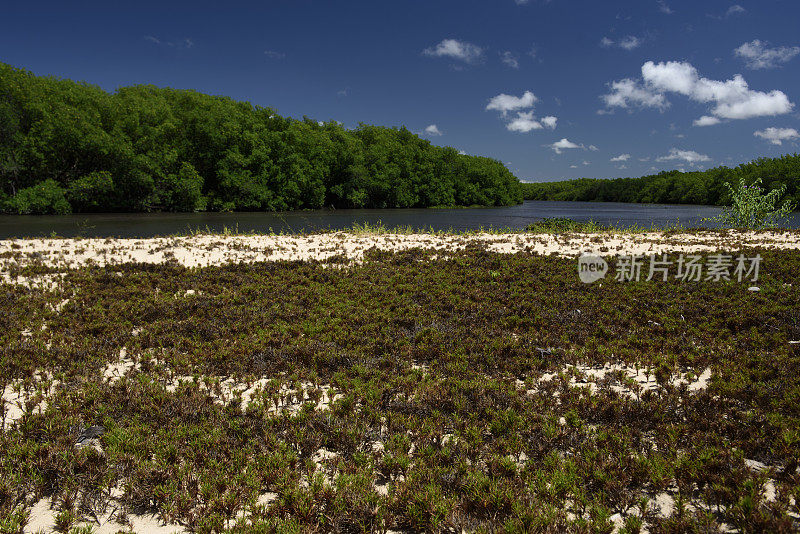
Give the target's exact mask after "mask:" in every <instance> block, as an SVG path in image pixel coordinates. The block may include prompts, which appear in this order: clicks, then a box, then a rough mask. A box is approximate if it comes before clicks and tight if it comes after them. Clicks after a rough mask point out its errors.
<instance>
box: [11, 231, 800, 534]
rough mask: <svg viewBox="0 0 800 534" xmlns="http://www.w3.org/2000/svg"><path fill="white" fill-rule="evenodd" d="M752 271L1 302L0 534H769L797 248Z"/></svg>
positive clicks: (791, 445)
mask: <svg viewBox="0 0 800 534" xmlns="http://www.w3.org/2000/svg"><path fill="white" fill-rule="evenodd" d="M731 252H732V253H736V252H739V251H731ZM757 252H758V253H760V254H761V255H762V257H763V263H762V269H761V274H760V279H759V280H758V282H757V283H755V285H756V286H758V288H759V289H760V291H749V290H748V287H749V286H750V285H753V283H752V282H742V283H740V282H738V281H736V280H732V281H720V282H694V283H693V282H677V281H675V279H674V277H670V278H669V281H666V282H656V281H651V282H626V283H623V282H617V281H615V280H614V279H613V277H609V278H608V279H607V280H603V281H602V282H596V283H594V284H591V285H587V284H583V283H581V282H580V281H579V280H578V276H577V271H576V262H575V260H569V259H563V258H557V257H555V256H536V255H531V254H527V253H519V254H514V255H510V256H508V255H500V254H494V253H489V252H487V251H485V250H483V249H482V248H480V247H477V246H475V247H470V248H468V249H467V250H464V251H460V252H444V251H437V252H435V253H434V252H433V251H425V250H421V249H416V250H411V251H406V252H402V253H395V254H392V253H382V252H373V253H371V254H370V255H369V256H368V257H367V259H366V261H364V262H363V263H360V264H349V263H344V262H337V260H336V258H334V259H333V260H332V261H329V262H327V263H326V264H320V263H316V262H297V263H287V262H274V263H258V264H250V265H245V264H240V265H230V266H225V267H210V268H204V269H185V268H182V267H180V266H177V265H169V264H167V265H137V264H127V265H117V266H110V267H106V268H97V267H85V268H81V269H79V270H73V271H68V272H64V273H62V274H63V280H61V281H60V282H59V283H58V285H57V286H56V287H55V288H53V289H30V288H28V287H26V286H24V285H19V284H13V285H12V284H8V283H7V284H4V285H2V286H0V301H2V309H3V311H4V313H3V314H2V315H0V377H2V380H3V381H4V383H3V384H0V386H4V387H5V391H6V392H12V391H13V392H17V393H18V394H19V395H21V398H23V399H24V401H23V402H21V404H22V406H21V407H20V408H19V409H18V412H19V413H17V415H16V416H15V417H11V415H10V410H11V407H10V406H8V405H7V406H6V407H5V408H6V410H7V411H8V412H9V413H6V415H5V416H4V418H3V423H4V424H3V432H2V436H1V437H0V525H1V526H2V528H3V529H5V530H6V531H12V532H13V531H19V530H21V528H22V525H23V524H24V523H25V522H26V520H27V519H26V518H27V514H28V513H29V511H30V510H31V508H32V506H33V504H34V503H35V502H38V501H39V499H42V498H48V499H51V500H52V502H53V503H54V506H55V510H54V513H56V514H57V519H58V527H59V528H60V529H61V530H62V531H68V530H69V529H70V528H72V527H74V526H75V525H78V524H79V523H80V521H81V520H83V521H87V522H88V524H91V522H92V520H93V519H92V518H93V517H95V516H101V515H102V514H103V513H108V511H109V510H110V509H117V510H119V511H118V512H116V513H117V517H116V521H119V522H120V528H123V529H124V528H126V527H125V525H126V521H127V519H126V517H128V516H133V514H142V513H154V514H156V515H157V517H159V518H160V519H161V520H163V521H167V522H169V523H170V524H174V525H179V526H182V527H184V528H187V529H189V530H192V531H197V532H219V531H223V530H229V531H232V532H253V531H264V532H266V531H278V532H310V531H337V532H366V531H385V530H387V529H393V530H408V531H458V530H461V529H466V530H469V531H493V530H505V531H510V532H530V531H538V532H564V531H571V532H610V531H611V530H612V529H613V528H619V529H623V530H624V531H625V532H638V531H640V530H641V529H642V528H643V527H644V528H646V529H647V530H648V531H649V532H676V533H677V532H687V531H694V532H715V531H718V530H721V529H735V530H738V531H741V532H767V531H768V532H790V531H796V530H797V529H798V527H799V526H800V524H798V512H799V510H798V505H797V501H798V499H800V474H799V473H798V470H797V467H798V458H800V431H799V430H798V429H800V404H798V398H799V397H798V396H800V376H798V374H797V372H796V370H797V368H798V365H800V345H799V344H798V343H797V341H798V340H800V311H799V310H800V293H798V287H797V283H796V273H797V272H798V270H799V269H800V255H798V254H796V253H786V252H784V253H781V252H770V251H767V250H751V251H747V254H748V255H751V256H752V255H755V253H757ZM9 254H10V255H13V253H9ZM14 274H15V275H19V276H22V277H29V278H31V277H37V276H40V277H42V276H52V275H53V274H55V273H54V269H52V268H46V267H44V266H41V265H40V266H36V265H31V266H27V267H25V268H24V269H23V270H21V271H18V272H16V273H14ZM604 366H605V367H604ZM109 369H112V370H115V371H114V372H112V373H109ZM599 370H603V371H602V378H598V377H600V376H601V375H600V371H599ZM632 376H636V377H640V378H641V377H645V379H644V380H643V381H642V380H638V379H633V378H632ZM702 376H705V377H707V378H708V382H707V383H705V382H703V381H702V380H700V377H702ZM592 377H594V378H592ZM704 380H705V379H704ZM232 384H233V385H232ZM234 386H236V387H238V388H239V389H236V387H234ZM245 390H246V391H247V393H244V392H243V391H245ZM93 426H94V427H97V426H102V427H103V429H104V433H102V435H100V436H99V438H97V440H96V443H95V446H83V447H80V448H76V445H75V444H76V442H77V441H82V440H83V437H81V436H84V437H85V436H86V435H87V428H89V429H90V430H91V428H90V427H93ZM112 504H113V506H112ZM126 514H127V515H126Z"/></svg>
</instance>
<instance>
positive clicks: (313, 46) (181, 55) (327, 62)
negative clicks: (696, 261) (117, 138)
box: [0, 0, 800, 181]
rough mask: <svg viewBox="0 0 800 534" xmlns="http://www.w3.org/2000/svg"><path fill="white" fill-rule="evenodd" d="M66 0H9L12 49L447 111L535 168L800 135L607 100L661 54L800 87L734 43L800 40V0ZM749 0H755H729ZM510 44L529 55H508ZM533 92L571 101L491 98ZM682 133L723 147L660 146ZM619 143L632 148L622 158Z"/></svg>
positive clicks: (376, 112)
mask: <svg viewBox="0 0 800 534" xmlns="http://www.w3.org/2000/svg"><path fill="white" fill-rule="evenodd" d="M64 4H65V3H64V2H36V1H32V2H26V3H22V2H16V3H6V5H5V6H4V7H3V8H2V11H3V15H2V19H3V20H2V32H0V61H3V62H5V63H9V64H11V65H14V66H17V67H22V68H26V69H28V70H31V71H32V72H34V73H36V74H51V75H56V76H61V77H68V78H72V79H75V80H84V81H87V82H89V83H92V84H96V85H99V86H100V87H103V88H104V89H107V90H110V91H113V90H114V89H115V88H117V87H119V86H122V85H131V84H140V83H151V84H155V85H158V86H170V87H176V88H190V89H196V90H199V91H202V92H206V93H212V94H220V95H227V96H230V97H233V98H235V99H239V100H247V101H250V102H253V103H254V104H258V105H262V106H271V107H273V108H275V109H277V110H278V112H280V113H281V114H283V115H289V116H292V117H297V118H300V117H302V116H304V115H306V116H309V117H313V118H314V119H318V120H329V119H335V120H339V121H341V122H343V123H344V124H345V125H346V126H347V127H353V126H355V125H357V124H358V123H359V122H366V123H372V124H380V125H387V126H400V125H405V126H407V127H408V128H409V129H411V130H413V131H415V132H423V131H424V129H425V128H426V127H427V126H429V125H432V124H435V125H436V126H437V127H438V129H439V130H440V131H441V132H442V133H443V135H441V136H434V137H431V140H432V141H433V142H434V143H437V144H442V145H449V146H453V147H456V148H458V149H460V150H464V151H466V152H468V153H472V154H480V155H487V156H491V157H494V158H497V159H499V160H501V161H503V162H505V163H506V164H507V165H508V167H509V168H510V169H511V170H512V171H513V172H514V173H515V174H516V175H517V176H519V177H520V178H522V179H523V180H531V181H540V180H555V179H562V178H575V177H581V176H587V177H616V176H628V175H641V174H645V173H650V172H653V171H654V169H655V170H662V169H669V168H675V167H679V166H682V167H683V168H685V169H687V170H688V169H692V168H706V167H710V166H715V165H720V164H727V165H736V164H738V163H740V162H744V161H747V160H750V159H752V158H755V157H759V156H776V155H780V154H783V153H790V152H795V151H796V150H797V146H798V145H797V139H785V140H783V141H782V144H781V145H776V144H773V143H770V142H769V141H768V140H765V139H762V138H759V137H756V136H754V132H755V131H757V130H764V129H765V128H769V127H774V128H795V129H797V128H800V126H798V122H800V121H798V111H800V109H798V108H796V107H795V108H794V109H793V110H792V111H790V112H787V113H782V114H780V115H776V116H767V117H755V118H748V119H737V120H724V121H723V122H722V123H721V124H718V125H715V126H709V127H696V126H693V125H692V122H693V121H694V120H695V119H697V118H698V117H700V116H701V115H708V114H709V110H710V109H711V105H709V104H705V103H699V102H696V101H693V100H691V99H689V98H687V97H686V96H683V95H679V94H675V93H669V94H667V99H668V100H669V102H670V104H671V105H670V106H669V108H667V109H665V110H658V109H653V108H646V109H638V108H634V109H633V110H631V111H626V110H624V109H617V110H615V112H614V113H613V114H602V115H601V114H598V113H597V111H598V110H601V109H605V105H604V103H603V102H602V100H601V96H602V95H604V94H606V93H608V91H609V89H608V85H607V84H609V83H610V82H613V81H615V80H620V79H623V78H634V79H636V78H641V67H642V64H643V63H645V62H646V61H648V60H651V61H655V62H660V61H684V62H688V63H691V64H692V65H693V66H694V67H695V68H696V69H697V70H698V71H699V73H700V75H701V76H704V77H707V78H710V79H713V80H722V81H724V80H729V79H731V78H733V76H734V75H735V74H737V73H741V74H742V76H744V78H745V80H746V81H747V82H748V84H749V86H750V89H753V90H756V91H764V92H769V91H772V90H780V91H782V92H784V93H785V94H786V96H787V97H788V99H789V100H790V101H791V102H792V103H797V102H798V101H800V92H799V91H798V87H800V70H799V69H798V68H799V67H800V56H797V57H792V58H791V59H788V60H786V61H785V62H779V63H777V64H776V65H775V66H774V68H767V69H757V70H754V69H751V68H748V67H747V65H746V63H745V61H743V60H742V59H741V58H738V57H735V55H734V53H733V51H734V49H735V48H737V47H739V46H741V45H742V44H743V43H746V42H751V41H753V40H754V39H759V40H761V41H763V42H768V43H769V44H768V46H769V47H771V48H773V49H777V48H780V47H788V48H791V47H794V46H798V45H800V33H799V32H798V27H800V24H799V23H800V2H797V1H788V0H784V1H778V0H773V1H759V2H755V1H749V0H741V1H738V2H731V1H716V0H711V1H706V0H704V1H702V2H698V1H677V0H673V1H669V0H667V1H666V3H659V2H658V1H657V0H653V1H650V0H629V1H624V2H610V1H600V0H581V1H577V0H551V1H549V2H544V1H537V0H530V1H529V2H528V3H526V4H523V5H518V4H517V3H516V2H515V0H441V1H439V0H428V1H418V0H405V1H403V2H397V1H394V2H390V1H383V0H371V1H366V0H358V1H344V0H326V1H322V0H282V1H269V0H265V1H262V2H259V3H253V2H236V1H228V2H167V1H163V2H158V3H156V2H146V1H140V2H136V3H135V4H134V3H131V4H128V7H125V6H124V5H122V7H120V6H118V5H116V4H123V3H111V2H102V3H101V2H73V3H71V4H72V5H71V6H69V7H65V5H64ZM734 5H738V6H739V8H734V9H733V10H731V8H732V7H733V6H734ZM664 6H668V8H669V9H668V10H669V11H672V12H671V13H669V14H668V13H665V11H667V10H666V9H662V8H663V7H664ZM627 36H634V37H636V38H637V39H639V40H640V42H641V44H640V45H639V46H637V47H635V48H633V49H631V50H626V49H623V48H620V47H616V46H610V47H604V46H602V45H601V40H602V39H603V38H604V37H607V38H609V39H611V40H614V41H615V42H617V41H619V40H620V39H623V38H625V37H627ZM444 39H457V40H459V41H462V42H466V43H471V44H473V45H475V46H478V47H480V48H481V49H482V50H483V56H482V59H481V60H479V61H475V62H472V63H467V62H464V61H460V60H458V59H456V58H447V57H430V56H428V55H425V54H423V50H425V49H427V48H431V47H435V46H436V45H437V44H438V43H440V42H441V41H442V40H444ZM531 50H535V54H530V53H529V52H530V51H531ZM265 51H270V53H265ZM506 51H509V52H511V53H512V54H513V55H514V57H516V58H517V61H518V64H519V68H518V69H515V68H511V67H509V66H508V65H506V64H504V63H503V62H502V61H501V57H500V54H501V53H503V52H506ZM525 91H531V92H533V93H534V94H535V95H536V97H537V98H538V101H537V102H536V105H535V107H534V108H533V110H532V111H533V112H534V115H535V117H536V118H537V119H541V118H542V117H545V116H555V117H558V123H557V126H556V128H555V129H548V128H544V129H539V130H533V131H530V132H528V133H520V132H512V131H509V130H508V129H507V128H506V122H504V121H503V119H502V117H501V116H500V114H499V113H497V112H495V111H487V110H486V109H485V108H486V105H487V103H488V101H489V99H490V98H492V97H494V96H496V95H499V94H501V93H505V94H509V95H515V96H521V95H522V94H523V93H524V92H525ZM562 138H567V139H569V141H570V142H572V143H575V144H577V145H583V148H576V149H570V150H564V151H562V153H561V154H557V153H556V152H555V151H554V150H552V149H551V148H550V147H548V146H547V145H550V144H552V143H554V142H556V141H558V140H560V139H562ZM590 145H594V146H596V147H597V150H590V149H589V146H590ZM673 149H677V150H681V151H694V152H696V153H698V154H700V155H704V156H707V158H708V159H707V160H706V161H697V162H691V161H684V160H680V159H672V160H666V161H656V160H657V158H659V157H662V158H663V156H665V155H668V154H669V153H670V151H672V150H673ZM620 154H630V157H629V158H628V160H627V161H624V162H611V161H610V160H611V158H613V157H616V156H619V155H620ZM640 159H647V161H640ZM584 162H586V163H588V165H587V164H584ZM623 166H624V168H621V167H623Z"/></svg>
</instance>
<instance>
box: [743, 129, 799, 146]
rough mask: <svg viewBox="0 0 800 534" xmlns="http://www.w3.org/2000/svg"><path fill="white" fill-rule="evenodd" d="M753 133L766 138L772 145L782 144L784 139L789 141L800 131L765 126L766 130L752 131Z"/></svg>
mask: <svg viewBox="0 0 800 534" xmlns="http://www.w3.org/2000/svg"><path fill="white" fill-rule="evenodd" d="M753 135H755V136H756V137H760V138H762V139H766V140H767V141H769V142H770V143H772V144H773V145H782V144H783V142H784V141H791V140H792V139H797V138H798V137H800V133H798V132H797V130H795V129H794V128H767V129H766V130H759V131H757V132H754V133H753Z"/></svg>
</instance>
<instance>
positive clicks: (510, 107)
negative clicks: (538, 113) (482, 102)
mask: <svg viewBox="0 0 800 534" xmlns="http://www.w3.org/2000/svg"><path fill="white" fill-rule="evenodd" d="M537 100H539V99H538V98H536V95H534V94H533V93H532V92H530V91H525V92H524V93H523V94H522V96H514V95H507V94H505V93H501V94H499V95H497V96H495V97H492V99H491V100H489V104H487V105H486V110H487V111H489V110H494V111H499V112H500V113H502V114H503V116H505V115H506V114H507V113H508V112H509V111H517V110H521V109H528V108H532V107H533V105H534V104H535V103H536V102H537Z"/></svg>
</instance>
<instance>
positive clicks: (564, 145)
mask: <svg viewBox="0 0 800 534" xmlns="http://www.w3.org/2000/svg"><path fill="white" fill-rule="evenodd" d="M547 146H549V147H550V148H551V149H553V152H555V153H556V154H561V153H562V152H564V151H565V150H571V149H575V148H582V149H584V150H585V149H586V147H584V146H583V145H579V144H577V143H573V142H572V141H570V140H569V139H567V138H566V137H564V138H562V139H561V140H560V141H556V142H555V143H552V144H550V145H547Z"/></svg>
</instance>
